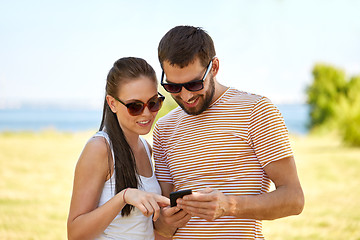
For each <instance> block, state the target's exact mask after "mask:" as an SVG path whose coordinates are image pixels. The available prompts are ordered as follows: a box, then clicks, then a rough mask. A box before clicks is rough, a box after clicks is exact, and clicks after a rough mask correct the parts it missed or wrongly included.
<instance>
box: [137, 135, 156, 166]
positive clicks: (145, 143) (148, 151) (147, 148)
mask: <svg viewBox="0 0 360 240" xmlns="http://www.w3.org/2000/svg"><path fill="white" fill-rule="evenodd" d="M140 140H141V141H142V143H143V145H144V147H145V150H146V153H147V155H148V158H149V161H150V164H151V168H154V166H153V162H152V161H151V153H150V148H149V145H148V143H147V141H146V140H145V139H144V138H143V137H141V136H140Z"/></svg>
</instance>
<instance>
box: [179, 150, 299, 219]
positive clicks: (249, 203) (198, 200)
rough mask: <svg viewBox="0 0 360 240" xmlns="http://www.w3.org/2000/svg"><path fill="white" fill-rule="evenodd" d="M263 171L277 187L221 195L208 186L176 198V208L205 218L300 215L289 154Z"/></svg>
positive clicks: (263, 217)
mask: <svg viewBox="0 0 360 240" xmlns="http://www.w3.org/2000/svg"><path fill="white" fill-rule="evenodd" d="M264 171H265V173H266V174H267V175H268V176H269V178H270V179H271V180H272V181H273V182H274V184H275V187H276V189H275V190H274V191H272V192H270V193H265V194H260V195H243V196H239V195H224V194H223V193H221V192H220V191H217V190H213V189H209V188H208V189H205V190H204V191H201V192H197V193H193V194H192V195H188V196H184V197H183V199H179V200H178V201H177V203H178V207H179V208H182V209H184V210H185V211H186V212H188V213H190V214H192V215H195V216H198V217H200V218H204V219H206V220H208V221H212V220H214V219H217V218H219V217H221V216H235V217H237V218H249V219H257V220H271V219H277V218H281V217H286V216H290V215H297V214H300V213H301V212H302V210H303V207H304V194H303V191H302V188H301V185H300V181H299V178H298V175H297V171H296V166H295V161H294V158H293V157H288V158H284V159H281V160H278V161H275V162H272V163H270V164H268V165H267V166H266V167H265V168H264Z"/></svg>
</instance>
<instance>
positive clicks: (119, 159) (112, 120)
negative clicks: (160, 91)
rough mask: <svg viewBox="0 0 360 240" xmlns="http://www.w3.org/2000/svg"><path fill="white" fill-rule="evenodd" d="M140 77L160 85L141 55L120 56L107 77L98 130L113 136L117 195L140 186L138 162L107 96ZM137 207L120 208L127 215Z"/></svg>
mask: <svg viewBox="0 0 360 240" xmlns="http://www.w3.org/2000/svg"><path fill="white" fill-rule="evenodd" d="M140 76H145V77H149V78H150V79H152V80H153V81H154V83H155V84H157V79H156V74H155V71H154V69H153V68H152V67H151V66H150V65H149V64H148V63H147V62H146V61H145V60H144V59H141V58H135V57H127V58H121V59H119V60H117V61H116V62H115V63H114V66H113V67H112V68H111V69H110V71H109V74H108V76H107V80H106V88H105V90H106V93H105V101H104V108H103V116H102V120H101V124H100V128H99V131H106V133H107V134H108V135H109V138H110V144H111V146H110V147H112V149H113V151H114V157H115V159H114V162H115V166H114V170H115V194H116V193H119V192H120V191H121V190H123V189H125V188H128V187H131V188H137V187H138V186H139V178H138V174H137V168H136V162H135V157H134V154H133V152H132V150H131V148H130V146H129V144H128V142H127V141H126V138H125V135H124V133H123V131H122V129H121V127H120V124H119V122H118V119H117V116H116V114H115V113H113V112H112V111H111V109H110V107H109V105H108V104H107V101H106V95H110V96H112V97H118V96H117V94H118V92H119V90H120V88H121V87H122V85H123V84H124V83H127V82H129V81H132V80H135V79H137V78H139V77H140ZM110 149H111V148H109V151H108V153H109V158H108V159H109V174H110V175H111V166H112V164H113V163H112V160H111V150H110ZM133 209H134V206H132V205H129V204H127V205H126V206H125V207H124V208H123V209H122V211H121V215H122V216H124V215H125V216H127V215H129V214H130V212H131V211H132V210H133Z"/></svg>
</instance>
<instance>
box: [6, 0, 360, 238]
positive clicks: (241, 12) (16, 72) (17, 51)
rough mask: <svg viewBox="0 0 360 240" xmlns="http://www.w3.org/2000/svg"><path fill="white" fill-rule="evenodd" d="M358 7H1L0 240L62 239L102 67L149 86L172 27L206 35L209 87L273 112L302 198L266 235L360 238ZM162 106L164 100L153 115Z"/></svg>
mask: <svg viewBox="0 0 360 240" xmlns="http://www.w3.org/2000/svg"><path fill="white" fill-rule="evenodd" d="M359 10H360V1H356V0H328V1H325V0H316V1H309V0H305V1H295V0H267V1H265V0H253V1H235V0H225V1H221V2H220V1H212V0H208V1H204V0H199V1H189V0H184V1H164V0H161V1H160V0H159V1H145V0H143V1H120V0H117V1H116V0H107V1H95V0H90V1H68V0H64V1H41V0H34V1H24V0H19V1H5V0H0V34H1V35H0V36H1V37H0V164H1V165H0V239H64V238H66V218H67V211H68V206H69V201H70V197H71V190H72V179H73V170H74V166H75V164H76V161H77V158H78V156H79V154H80V153H81V150H82V148H83V146H84V144H85V143H86V141H87V139H88V138H89V137H91V135H92V134H93V133H94V132H95V131H96V130H97V128H98V126H99V124H100V120H101V113H102V104H103V101H104V87H105V78H106V75H107V73H108V71H109V69H110V68H111V67H112V64H113V63H114V62H115V61H116V60H117V59H119V58H121V57H126V56H136V57H142V58H144V59H146V60H147V61H148V62H149V63H150V64H151V65H152V66H153V67H154V69H155V71H156V72H157V76H158V78H160V74H161V68H160V64H159V63H158V60H157V46H158V42H159V40H160V39H161V37H162V36H163V35H164V34H165V33H166V32H167V31H168V30H169V29H171V28H173V27H175V26H177V25H192V26H198V27H202V28H203V29H204V30H206V31H207V32H208V33H209V35H210V36H211V37H212V38H213V40H214V43H215V48H216V52H217V57H218V58H219V60H220V70H219V74H218V77H217V79H218V81H220V82H221V83H223V84H224V85H226V86H231V87H235V88H237V89H239V90H243V91H248V92H251V93H256V94H260V95H264V96H267V97H269V98H270V99H271V100H272V101H273V102H274V103H275V105H276V106H277V107H278V108H279V109H280V111H281V113H282V114H283V117H284V119H285V122H286V125H287V127H288V129H289V133H290V135H291V141H292V146H293V148H294V152H295V156H296V159H297V165H298V170H299V175H300V178H301V180H302V183H303V185H304V186H303V187H304V191H305V193H306V198H307V203H306V207H305V210H304V212H303V214H302V215H300V216H296V217H290V218H284V219H281V220H277V221H270V222H265V223H264V233H265V236H267V237H268V239H360V233H359V230H358V229H359V227H360V224H359V222H360V219H359V217H358V216H360V210H354V209H355V208H356V204H355V200H356V199H357V200H358V199H359V198H360V191H359V190H356V189H358V187H356V186H358V184H359V183H360V180H359V178H358V176H357V175H356V171H355V170H356V169H359V167H360V163H359V161H360V150H359V147H358V146H359V145H360V97H359V96H360V94H359V92H360V20H359V16H358V15H359ZM160 90H161V92H162V93H164V94H166V93H165V92H164V91H163V90H162V89H161V88H160ZM173 107H175V104H174V102H173V101H171V97H170V96H168V97H167V99H166V101H165V105H164V107H163V109H162V110H161V112H160V113H159V116H163V115H164V114H166V113H167V112H168V111H169V110H170V109H172V108H173ZM147 137H148V139H149V141H150V142H151V134H150V135H149V136H147ZM357 209H358V206H357ZM339 218H341V222H342V223H339V222H340V219H339ZM284 229H285V230H284Z"/></svg>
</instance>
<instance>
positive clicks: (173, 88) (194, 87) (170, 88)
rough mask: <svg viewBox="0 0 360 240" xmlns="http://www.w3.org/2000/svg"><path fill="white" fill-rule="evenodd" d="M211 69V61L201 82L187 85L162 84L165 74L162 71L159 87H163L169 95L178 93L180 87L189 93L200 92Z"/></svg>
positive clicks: (192, 82)
mask: <svg viewBox="0 0 360 240" xmlns="http://www.w3.org/2000/svg"><path fill="white" fill-rule="evenodd" d="M211 67H212V59H211V61H210V62H209V65H208V66H207V68H206V72H205V74H204V76H203V77H202V79H201V80H194V81H190V82H187V83H164V76H165V72H164V70H163V71H162V74H161V82H160V83H161V86H163V88H164V89H165V90H166V91H167V92H169V93H179V92H181V89H182V87H184V88H185V89H186V90H188V91H190V92H196V91H200V90H201V89H203V88H204V81H205V78H206V77H207V75H208V73H209V72H210V69H211Z"/></svg>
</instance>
